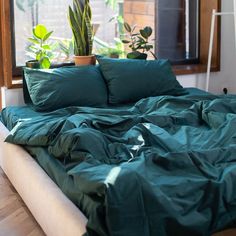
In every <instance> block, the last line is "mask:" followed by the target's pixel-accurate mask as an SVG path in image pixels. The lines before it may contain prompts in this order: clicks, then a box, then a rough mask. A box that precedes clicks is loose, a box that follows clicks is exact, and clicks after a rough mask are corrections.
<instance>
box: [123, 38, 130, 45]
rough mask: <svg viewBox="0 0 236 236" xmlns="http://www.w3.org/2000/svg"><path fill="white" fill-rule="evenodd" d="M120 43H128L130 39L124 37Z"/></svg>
mask: <svg viewBox="0 0 236 236" xmlns="http://www.w3.org/2000/svg"><path fill="white" fill-rule="evenodd" d="M122 43H125V44H127V43H130V41H129V40H125V39H123V40H122Z"/></svg>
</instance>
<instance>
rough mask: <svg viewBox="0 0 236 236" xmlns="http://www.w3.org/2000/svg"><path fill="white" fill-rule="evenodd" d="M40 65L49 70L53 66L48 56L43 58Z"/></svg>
mask: <svg viewBox="0 0 236 236" xmlns="http://www.w3.org/2000/svg"><path fill="white" fill-rule="evenodd" d="M40 65H41V67H42V68H43V69H48V68H50V66H51V63H50V60H49V58H48V57H47V56H46V57H43V58H42V59H41V60H40Z"/></svg>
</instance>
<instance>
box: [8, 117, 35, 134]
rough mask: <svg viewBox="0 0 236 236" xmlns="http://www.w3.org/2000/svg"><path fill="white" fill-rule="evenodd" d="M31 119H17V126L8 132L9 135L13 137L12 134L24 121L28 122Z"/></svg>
mask: <svg viewBox="0 0 236 236" xmlns="http://www.w3.org/2000/svg"><path fill="white" fill-rule="evenodd" d="M31 119H32V118H26V119H19V120H18V122H17V124H16V125H15V126H14V128H13V129H12V130H11V131H10V133H9V135H14V133H15V132H16V131H17V129H18V128H19V127H20V126H21V124H22V123H23V122H24V121H30V120H31Z"/></svg>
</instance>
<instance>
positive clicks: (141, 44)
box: [122, 22, 157, 60]
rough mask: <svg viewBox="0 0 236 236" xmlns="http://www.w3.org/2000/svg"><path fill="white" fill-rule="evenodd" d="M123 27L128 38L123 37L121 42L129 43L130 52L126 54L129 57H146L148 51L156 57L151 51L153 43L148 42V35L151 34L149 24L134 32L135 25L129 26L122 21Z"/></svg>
mask: <svg viewBox="0 0 236 236" xmlns="http://www.w3.org/2000/svg"><path fill="white" fill-rule="evenodd" d="M124 28H125V30H126V31H127V33H128V35H127V37H128V39H123V40H122V42H123V43H125V44H129V48H130V49H131V52H129V53H128V54H127V58H129V59H144V60H145V59H147V56H148V54H147V53H148V52H150V53H151V54H152V56H153V57H154V58H155V59H157V57H156V55H155V54H154V53H153V52H152V49H153V45H152V44H150V43H149V37H150V36H151V35H152V28H151V27H149V26H146V27H144V28H143V29H140V30H139V32H138V33H135V32H134V31H135V28H136V27H135V26H132V27H131V26H130V25H129V24H128V23H127V22H125V23H124Z"/></svg>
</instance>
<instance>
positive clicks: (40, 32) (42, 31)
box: [33, 24, 48, 40]
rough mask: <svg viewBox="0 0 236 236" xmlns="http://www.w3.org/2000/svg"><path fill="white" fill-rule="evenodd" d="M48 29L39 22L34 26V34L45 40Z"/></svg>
mask: <svg viewBox="0 0 236 236" xmlns="http://www.w3.org/2000/svg"><path fill="white" fill-rule="evenodd" d="M47 33H48V31H47V29H46V27H45V26H44V25H41V24H38V25H36V26H35V27H34V28H33V34H34V36H35V37H36V38H38V39H41V40H43V39H44V37H45V36H46V35H47Z"/></svg>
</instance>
